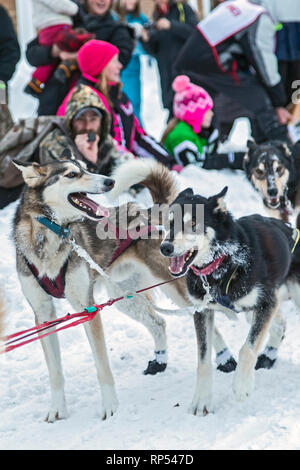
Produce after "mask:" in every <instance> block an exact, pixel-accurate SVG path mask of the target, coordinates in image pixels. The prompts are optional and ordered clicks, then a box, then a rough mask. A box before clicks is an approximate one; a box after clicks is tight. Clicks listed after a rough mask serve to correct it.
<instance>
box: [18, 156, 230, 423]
mask: <svg viewBox="0 0 300 470" xmlns="http://www.w3.org/2000/svg"><path fill="white" fill-rule="evenodd" d="M15 164H16V165H17V167H18V168H19V169H20V171H21V172H22V174H23V178H24V181H25V188H24V191H23V194H22V196H21V199H20V202H19V205H18V208H17V210H16V214H15V218H14V228H13V237H14V241H15V246H16V258H17V272H18V276H19V279H20V282H21V286H22V290H23V293H24V295H25V297H26V298H27V300H28V302H29V303H30V305H31V307H32V309H33V311H34V314H35V319H36V323H37V324H40V323H43V322H45V321H49V320H54V319H55V318H56V314H55V310H54V305H53V297H57V298H61V297H65V298H66V299H67V300H68V301H69V302H70V304H71V306H72V308H73V309H74V311H75V312H80V311H83V310H84V309H85V308H86V307H87V306H90V305H93V304H94V303H95V301H94V294H93V287H94V284H95V282H96V280H97V281H99V280H100V281H102V282H104V285H105V287H106V289H107V291H108V295H110V297H111V298H114V297H117V296H119V295H120V291H118V289H116V283H110V282H107V280H106V279H105V278H103V277H101V276H100V275H99V274H98V272H97V271H95V270H94V269H92V268H91V267H90V265H89V264H88V263H87V262H86V261H85V260H84V259H83V258H82V257H79V256H78V255H77V253H76V252H75V251H72V249H71V246H70V244H68V243H66V242H65V240H64V239H63V238H61V237H59V236H58V235H57V234H56V233H53V232H52V230H49V228H48V227H46V226H44V225H43V224H42V223H41V218H42V219H43V220H46V221H49V223H51V224H53V223H55V224H56V225H57V226H59V227H60V228H61V229H62V230H70V233H71V234H72V236H73V238H74V239H75V241H76V243H77V244H78V245H79V246H80V247H82V248H83V249H84V250H86V252H87V253H88V255H89V256H90V257H91V258H92V259H93V260H94V262H95V263H97V264H98V265H99V266H100V267H102V268H103V269H104V270H105V271H106V272H107V273H108V275H109V276H110V277H111V279H112V280H114V281H116V282H120V281H124V280H125V281H126V282H127V284H126V288H128V289H132V290H133V289H134V290H137V289H138V288H139V287H140V288H142V287H147V286H149V285H151V284H155V283H156V282H159V281H165V280H170V279H171V276H170V273H169V271H168V266H167V263H166V261H165V259H164V258H163V257H162V256H161V254H160V252H159V246H160V242H161V236H160V235H159V237H158V238H156V239H139V240H136V241H135V243H131V244H130V245H129V246H128V247H127V248H126V249H125V250H124V251H123V252H122V253H119V256H118V257H117V258H116V259H114V261H113V262H112V257H113V256H114V254H115V253H116V251H117V250H118V248H119V240H118V239H117V238H115V239H114V238H109V239H105V240H103V239H99V237H98V236H97V232H96V230H97V225H98V223H99V222H101V221H102V222H103V221H108V222H109V223H111V224H114V223H115V219H113V220H110V216H109V213H108V210H107V209H105V208H103V207H100V206H99V205H98V204H96V202H95V201H93V200H92V199H90V198H88V196H87V194H89V193H91V194H96V193H97V194H99V193H104V192H107V191H110V190H111V189H112V187H113V185H114V180H113V179H111V178H107V177H105V176H101V175H95V174H91V173H89V172H87V171H86V169H85V168H84V167H83V166H82V165H81V164H80V163H78V162H77V161H75V160H71V159H67V160H61V161H57V162H53V163H51V164H45V165H39V164H37V163H33V164H26V165H21V164H17V163H15ZM169 180H170V176H169V172H168V170H167V169H163V170H162V173H160V175H159V181H160V183H159V184H161V186H164V187H165V186H166V184H167V183H168V181H169ZM153 181H155V177H154V178H153ZM170 181H171V180H170ZM162 183H163V184H162ZM171 187H172V189H174V188H173V183H172V184H171ZM157 190H158V192H159V194H161V193H162V192H163V191H164V190H163V189H161V188H159V185H158V186H157ZM167 192H168V194H169V196H171V198H173V197H175V194H172V193H171V192H170V191H167ZM125 206H126V208H127V209H128V210H129V207H130V203H129V204H128V205H125ZM131 206H132V203H131ZM116 229H117V230H119V227H116ZM164 291H165V292H166V293H167V294H168V295H171V297H172V299H173V300H174V301H175V302H176V303H177V304H178V305H179V306H181V307H183V306H185V305H188V304H189V302H188V301H187V299H186V287H185V283H184V282H181V281H179V282H176V283H172V284H171V285H167V286H166V287H165V288H164ZM147 298H148V299H151V297H150V293H147ZM117 307H118V309H120V310H121V311H123V312H124V313H126V314H128V315H129V316H130V317H132V318H134V319H135V320H137V321H140V322H141V323H143V324H144V325H145V326H146V328H147V329H148V330H149V332H150V333H151V335H152V336H153V338H154V343H155V351H156V359H155V360H154V361H150V362H149V365H148V369H147V372H146V373H151V374H152V373H156V372H157V371H162V370H164V369H165V367H166V350H167V341H166V332H165V320H164V319H163V318H161V317H160V316H159V315H158V314H157V313H156V312H155V311H154V310H153V309H152V308H151V306H147V305H146V306H145V304H143V303H142V302H141V300H140V299H139V298H138V297H137V298H136V299H135V301H134V302H132V301H127V300H124V301H121V302H119V303H118V304H117ZM84 326H85V330H86V333H87V336H88V340H89V342H90V345H91V349H92V352H93V355H94V361H95V365H96V369H97V375H98V378H99V383H100V388H101V392H102V418H103V419H105V418H107V417H110V416H111V415H113V413H115V411H116V409H117V406H118V401H117V396H116V391H115V386H114V379H113V376H112V372H111V369H110V366H109V361H108V357H107V351H106V346H105V340H104V333H103V327H102V322H101V318H100V316H99V315H97V316H96V317H95V318H94V319H93V320H92V321H90V322H87V323H85V325H84ZM41 342H42V347H43V350H44V354H45V359H46V362H47V366H48V370H49V377H50V386H51V403H50V406H49V411H48V414H47V418H46V420H47V421H48V422H53V421H55V420H57V419H61V418H65V417H66V416H67V408H66V403H65V394H64V379H63V372H62V366H61V357H60V349H59V344H58V338H57V335H56V334H53V335H50V336H48V337H46V338H43V339H41ZM222 346H223V345H222V344H221V343H220V348H222Z"/></svg>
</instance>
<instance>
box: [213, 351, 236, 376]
mask: <svg viewBox="0 0 300 470" xmlns="http://www.w3.org/2000/svg"><path fill="white" fill-rule="evenodd" d="M216 363H217V370H220V371H221V372H225V373H226V374H228V373H229V372H232V371H233V370H235V369H236V366H237V363H236V360H235V359H234V357H233V356H232V354H231V352H230V351H229V349H228V348H224V349H222V351H219V352H218V353H217V355H216Z"/></svg>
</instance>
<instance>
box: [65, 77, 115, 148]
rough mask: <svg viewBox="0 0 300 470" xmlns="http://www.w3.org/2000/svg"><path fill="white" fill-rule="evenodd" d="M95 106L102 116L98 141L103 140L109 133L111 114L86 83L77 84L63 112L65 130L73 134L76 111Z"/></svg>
mask: <svg viewBox="0 0 300 470" xmlns="http://www.w3.org/2000/svg"><path fill="white" fill-rule="evenodd" d="M91 107H92V108H97V109H99V110H100V111H101V113H102V115H103V117H102V122H101V131H100V142H104V140H105V139H107V136H108V134H109V130H110V125H111V116H110V114H109V112H108V111H107V109H106V107H105V106H104V104H103V102H102V101H101V99H100V97H99V96H98V95H97V93H96V92H95V91H93V90H92V89H91V88H90V87H88V86H86V85H82V84H80V85H78V86H76V88H75V89H74V91H73V93H72V95H71V97H70V99H69V101H68V104H67V107H66V113H65V124H66V128H67V130H68V131H69V132H70V134H71V135H73V130H72V121H73V119H74V117H75V115H76V114H77V113H78V111H80V110H82V109H83V108H91Z"/></svg>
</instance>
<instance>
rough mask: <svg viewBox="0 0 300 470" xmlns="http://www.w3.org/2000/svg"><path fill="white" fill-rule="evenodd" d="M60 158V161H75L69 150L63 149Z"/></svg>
mask: <svg viewBox="0 0 300 470" xmlns="http://www.w3.org/2000/svg"><path fill="white" fill-rule="evenodd" d="M60 158H61V159H62V160H64V159H66V160H70V159H72V160H75V157H74V155H73V154H72V152H71V150H70V149H69V148H65V149H64V150H63V152H62V154H61V156H60Z"/></svg>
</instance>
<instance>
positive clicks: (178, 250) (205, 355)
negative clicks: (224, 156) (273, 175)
mask: <svg viewBox="0 0 300 470" xmlns="http://www.w3.org/2000/svg"><path fill="white" fill-rule="evenodd" d="M143 165H144V168H143ZM135 166H136V168H135ZM139 166H140V167H139ZM125 169H127V170H130V171H127V172H126V171H125ZM120 171H121V170H120ZM153 171H154V169H153V164H152V167H151V164H149V166H148V172H147V168H146V164H145V163H144V164H142V163H139V162H136V163H133V164H131V165H128V164H127V165H126V164H125V166H124V167H123V175H124V176H123V179H124V182H123V189H125V188H126V186H128V185H129V184H135V183H142V184H144V185H145V186H146V187H148V188H149V190H150V191H151V193H152V194H155V188H154V187H153V185H152V184H151V181H152V177H151V175H152V174H153ZM157 172H158V173H159V169H158V170H157ZM168 184H170V183H169V182H168ZM121 186H122V185H121ZM114 191H116V189H114V190H113V192H114ZM118 191H119V192H120V189H118ZM226 192H227V187H226V188H224V189H223V190H222V191H221V192H220V193H219V194H216V195H214V196H212V197H209V198H205V197H202V196H199V195H196V194H194V193H193V190H192V189H190V188H188V189H186V190H184V191H182V192H180V193H179V194H178V193H177V196H176V198H174V200H173V202H172V203H171V204H169V211H167V212H166V213H167V220H166V221H165V227H167V229H166V233H165V236H164V240H163V241H162V243H161V247H160V250H161V253H162V255H163V256H165V257H167V258H169V259H170V267H169V270H170V272H171V274H172V276H173V277H175V278H181V279H185V280H186V286H187V290H188V297H189V299H190V301H191V303H192V304H193V305H194V307H195V315H194V322H195V327H196V335H197V342H198V372H197V386H196V390H195V393H194V397H193V400H192V404H191V412H192V413H193V414H195V415H202V414H206V413H207V412H208V411H209V410H211V398H212V363H211V351H212V336H213V326H214V312H215V311H216V310H217V311H225V312H228V311H234V312H236V313H240V312H245V313H246V314H247V316H248V317H251V327H250V331H249V334H248V336H247V339H246V342H245V344H244V346H243V347H242V349H241V351H240V354H239V359H238V365H237V368H236V371H235V376H234V382H233V390H234V393H235V396H236V398H237V399H238V400H244V399H246V398H247V396H248V395H250V393H251V391H252V389H253V386H254V369H255V366H257V358H258V353H259V351H260V348H261V345H262V343H263V340H264V338H265V335H266V334H267V333H268V332H270V339H269V342H268V345H267V350H268V352H269V354H270V356H269V357H267V358H266V356H265V355H262V359H263V361H264V360H265V359H269V360H270V361H271V362H272V357H271V352H272V351H273V352H276V350H277V348H278V347H279V345H280V342H281V341H282V339H283V335H284V322H283V321H282V319H281V318H280V314H279V310H278V308H279V300H280V298H281V296H283V295H286V291H287V288H286V287H287V286H288V287H289V291H290V293H291V294H292V296H293V297H294V299H295V301H296V303H297V305H299V306H300V288H299V280H300V276H299V273H300V243H299V244H297V243H298V239H299V231H298V230H296V229H293V228H292V227H291V226H290V225H288V224H286V223H284V222H282V221H280V220H277V219H273V218H267V217H262V216H260V215H252V216H248V217H242V218H240V219H238V220H235V219H234V218H233V217H232V215H231V214H230V213H229V212H228V210H227V209H226V205H225V201H224V197H225V195H226ZM160 202H168V201H167V200H162V199H160ZM186 207H187V208H188V210H186V209H185V208H186ZM199 207H202V215H203V217H202V218H201V217H200V218H199V217H198V211H197V208H199ZM178 208H181V209H182V210H178ZM178 214H179V215H180V217H181V218H182V219H180V220H179V223H178ZM186 225H187V226H188V227H189V229H188V230H185V227H186ZM269 327H270V328H269ZM272 327H273V328H272Z"/></svg>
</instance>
